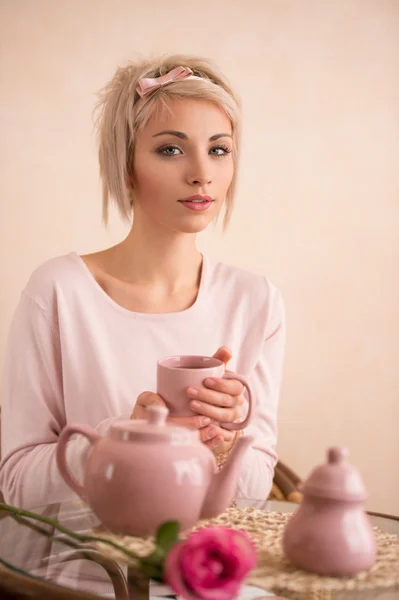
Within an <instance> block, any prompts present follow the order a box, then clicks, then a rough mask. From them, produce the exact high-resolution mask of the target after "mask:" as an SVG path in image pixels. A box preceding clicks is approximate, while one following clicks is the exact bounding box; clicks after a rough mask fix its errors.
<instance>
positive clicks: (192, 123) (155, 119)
mask: <svg viewBox="0 0 399 600" xmlns="http://www.w3.org/2000/svg"><path fill="white" fill-rule="evenodd" d="M165 104H166V106H165V107H162V105H161V106H160V107H158V108H157V109H155V110H154V112H153V114H152V115H151V117H150V119H149V120H148V122H147V124H146V125H145V127H144V128H143V129H142V133H143V135H145V136H150V137H151V136H152V135H154V134H156V133H159V132H160V131H163V130H173V131H181V132H183V133H185V134H187V135H188V137H190V138H202V137H204V138H207V139H209V138H210V137H211V136H212V135H215V134H216V133H228V134H232V125H231V121H230V119H229V118H228V116H227V115H226V113H225V112H224V111H223V109H222V108H220V107H219V106H218V105H217V104H214V103H213V102H210V101H208V100H195V99H192V98H187V99H173V100H172V99H168V100H167V101H166V102H165Z"/></svg>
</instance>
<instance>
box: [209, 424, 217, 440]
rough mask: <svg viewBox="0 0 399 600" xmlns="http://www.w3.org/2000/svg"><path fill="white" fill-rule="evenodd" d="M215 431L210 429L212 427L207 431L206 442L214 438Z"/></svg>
mask: <svg viewBox="0 0 399 600" xmlns="http://www.w3.org/2000/svg"><path fill="white" fill-rule="evenodd" d="M215 433H216V432H215V430H214V429H212V427H211V428H210V429H208V440H211V439H212V438H213V437H215Z"/></svg>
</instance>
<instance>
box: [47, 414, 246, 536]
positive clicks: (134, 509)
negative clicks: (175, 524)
mask: <svg viewBox="0 0 399 600" xmlns="http://www.w3.org/2000/svg"><path fill="white" fill-rule="evenodd" d="M148 414H149V417H148V420H147V421H118V422H115V423H114V424H113V425H111V427H110V429H109V432H108V435H106V436H105V437H102V436H101V435H99V434H98V433H97V432H96V431H95V430H94V429H92V428H91V427H88V426H86V425H68V426H67V427H65V429H64V430H63V431H62V433H61V435H60V438H59V442H58V447H57V455H56V456H57V465H58V468H59V470H60V473H61V475H62V476H63V478H64V479H65V481H66V483H67V484H68V485H69V486H70V487H71V488H72V489H73V490H74V492H76V493H77V494H78V495H79V496H81V498H83V499H84V500H85V501H86V502H88V504H89V505H90V506H91V508H92V509H93V511H94V512H95V514H96V515H97V516H98V517H99V519H101V521H102V522H103V523H104V525H105V526H106V527H108V528H109V529H111V530H114V531H119V532H122V533H125V534H128V535H136V536H145V535H152V534H154V533H155V531H156V529H157V527H158V526H159V525H160V524H161V523H162V522H164V521H169V520H172V521H173V520H178V521H179V522H180V523H181V526H182V528H183V529H188V528H190V527H192V526H193V525H195V523H196V522H197V521H198V519H199V518H211V517H214V516H216V515H218V514H219V513H221V512H222V511H223V510H224V509H225V508H226V507H227V506H228V505H229V504H230V503H231V501H232V500H233V498H234V494H235V490H236V483H237V478H238V472H239V466H240V461H241V457H242V455H243V454H244V452H245V451H246V449H247V448H248V446H249V445H250V444H251V442H252V440H253V438H252V437H249V436H248V437H247V436H246V437H241V438H239V439H238V440H237V443H236V444H235V446H234V447H233V449H232V451H231V455H230V457H229V459H228V461H227V463H226V465H225V467H224V468H223V470H222V471H220V472H218V471H217V468H216V461H215V458H214V456H213V454H212V452H211V451H210V450H209V449H208V448H207V447H206V446H205V445H204V444H202V443H201V442H200V439H199V434H198V431H192V430H190V429H187V428H185V427H181V426H177V425H171V424H168V423H167V422H166V417H167V414H168V411H167V409H166V408H163V407H159V406H154V407H149V408H148ZM76 433H80V434H82V435H84V436H86V437H87V439H88V440H89V442H90V443H91V445H92V448H91V450H90V452H89V454H88V457H87V460H86V463H85V468H84V483H83V485H82V484H80V483H79V482H78V481H77V479H76V478H75V477H74V476H73V475H72V474H71V473H70V472H69V470H68V466H67V464H66V448H67V444H68V441H69V438H70V437H71V436H72V435H74V434H76Z"/></svg>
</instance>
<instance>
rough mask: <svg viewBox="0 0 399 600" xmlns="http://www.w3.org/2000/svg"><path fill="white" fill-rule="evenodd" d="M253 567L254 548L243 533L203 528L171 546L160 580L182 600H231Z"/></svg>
mask: <svg viewBox="0 0 399 600" xmlns="http://www.w3.org/2000/svg"><path fill="white" fill-rule="evenodd" d="M255 564H256V551H255V546H254V544H253V542H252V541H251V540H250V539H249V537H248V536H247V535H246V534H245V533H244V532H242V531H237V530H235V529H231V528H228V527H205V528H204V529H199V530H198V531H195V532H194V533H192V534H191V535H190V536H189V537H188V538H187V540H185V541H182V542H179V543H178V544H176V545H175V546H172V548H171V550H170V551H169V552H168V554H167V555H166V559H165V564H164V575H163V578H164V581H165V583H167V584H168V585H170V587H171V588H173V590H174V591H175V592H176V594H178V595H179V596H183V597H184V598H186V600H231V599H232V598H235V597H236V596H237V594H238V590H239V589H240V587H241V584H242V582H243V580H244V578H245V577H246V575H247V574H248V573H249V571H250V570H251V569H252V568H253V567H254V566H255Z"/></svg>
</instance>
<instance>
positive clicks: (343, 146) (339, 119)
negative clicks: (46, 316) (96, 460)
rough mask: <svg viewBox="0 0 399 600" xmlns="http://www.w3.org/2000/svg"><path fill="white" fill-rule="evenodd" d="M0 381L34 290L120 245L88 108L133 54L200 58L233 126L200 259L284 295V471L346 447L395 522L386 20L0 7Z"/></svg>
mask: <svg viewBox="0 0 399 600" xmlns="http://www.w3.org/2000/svg"><path fill="white" fill-rule="evenodd" d="M0 44H1V71H0V75H1V81H0V86H1V113H0V119H1V122H0V127H1V136H2V144H1V148H0V164H1V189H0V202H1V222H0V303H1V307H0V364H1V362H2V359H3V355H4V345H5V336H6V331H7V329H8V326H9V323H10V319H11V316H12V313H13V310H14V308H15V305H16V303H17V300H18V296H19V293H20V290H21V288H22V287H23V286H24V284H25V282H26V280H27V277H28V276H29V274H30V272H31V271H32V270H33V269H34V268H35V266H37V265H38V264H39V263H41V262H42V261H44V260H46V259H47V258H49V257H51V256H53V255H57V254H60V253H66V252H69V251H70V250H77V251H78V252H82V253H83V252H86V251H91V250H94V249H98V248H101V247H104V246H106V245H108V244H110V243H113V242H116V241H118V240H119V239H120V238H121V237H122V236H123V235H124V232H125V230H124V228H123V226H122V225H121V224H120V223H119V222H118V220H117V219H116V217H115V218H114V219H113V220H112V223H111V227H110V229H109V231H108V232H107V231H105V230H104V229H103V228H102V225H101V221H100V194H99V182H98V175H97V164H96V155H95V141H94V138H93V135H92V122H91V110H92V107H93V104H94V101H95V91H96V90H98V89H99V88H100V87H101V86H102V85H103V84H105V82H106V81H107V80H108V79H109V78H110V77H111V75H112V74H113V72H114V70H115V68H116V66H117V65H118V64H123V63H124V62H125V61H126V60H128V59H129V58H130V57H134V56H136V55H137V54H138V53H141V54H143V55H146V54H148V53H155V52H180V51H183V52H189V53H199V54H201V55H206V56H209V57H212V58H214V59H215V60H217V61H218V63H219V64H220V66H221V67H222V68H224V70H225V71H226V73H227V74H228V75H229V77H230V79H231V81H232V82H233V84H235V86H236V87H237V89H238V91H239V93H240V94H241V96H242V99H243V103H244V108H245V132H244V150H243V160H242V173H241V185H240V191H239V199H238V205H237V208H236V212H235V215H234V219H233V223H232V225H231V228H230V230H229V231H228V232H227V233H226V234H225V235H224V236H222V235H221V233H220V232H219V231H208V232H207V233H206V234H205V235H204V236H203V238H202V240H201V247H202V248H203V249H204V250H206V251H207V252H208V253H210V254H212V255H214V256H216V257H219V258H221V259H224V260H227V261H229V262H231V263H235V264H237V265H241V266H244V267H246V268H249V269H252V270H254V271H257V272H262V273H266V274H268V276H269V277H270V278H271V279H272V280H273V281H274V282H275V283H276V284H277V285H278V286H280V288H281V289H282V291H283V293H284V296H285V300H286V304H287V315H288V347H287V362H286V368H285V378H284V386H283V392H282V398H281V410H280V440H279V451H280V455H281V458H282V459H283V460H285V461H286V462H288V463H289V464H290V465H292V466H293V467H294V468H295V469H296V470H297V471H299V472H300V473H301V474H302V475H306V474H307V473H308V472H309V470H310V469H311V467H312V466H313V465H314V464H316V463H319V462H320V461H321V460H322V459H323V453H324V450H325V448H326V447H327V446H328V445H329V444H345V445H347V446H348V447H349V449H350V451H351V456H352V460H353V461H354V463H355V464H356V465H357V466H358V467H359V468H360V470H361V472H362V474H363V476H364V478H365V480H366V484H367V486H368V487H369V489H370V493H371V498H370V501H369V506H370V507H373V508H374V509H375V510H380V511H387V512H394V513H397V514H398V513H399V500H398V498H399V467H398V464H399V435H398V430H399V425H398V424H399V368H398V355H399V353H398V339H399V317H398V307H399V280H398V274H399V198H398V192H399V175H398V158H399V135H398V134H399V2H398V1H396V0H357V1H356V0H313V1H307V0H303V1H301V0H291V1H290V0H264V1H262V0H246V1H245V2H242V1H239V0H218V1H217V2H215V1H214V0H212V1H209V0H201V2H196V1H190V0H184V1H182V0H174V1H173V2H164V1H163V0H159V1H157V0H148V1H147V2H135V1H132V0H112V1H111V0H108V1H107V0H100V1H99V0H85V1H83V2H82V1H81V0H79V1H78V0H73V1H71V0H69V1H68V2H67V1H62V0H60V1H57V2H53V0H37V1H35V2H34V1H29V0H2V2H1V3H0Z"/></svg>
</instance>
